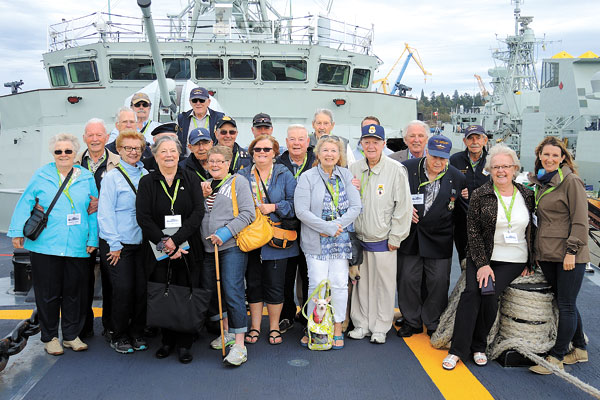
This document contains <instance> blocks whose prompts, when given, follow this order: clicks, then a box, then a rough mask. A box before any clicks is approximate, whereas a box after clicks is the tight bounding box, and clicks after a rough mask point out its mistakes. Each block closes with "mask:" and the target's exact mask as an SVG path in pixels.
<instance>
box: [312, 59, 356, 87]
mask: <svg viewBox="0 0 600 400" xmlns="http://www.w3.org/2000/svg"><path fill="white" fill-rule="evenodd" d="M326 66H333V67H336V71H334V72H333V73H332V74H329V73H328V75H330V79H325V77H324V72H323V71H322V68H323V67H326ZM340 69H345V72H344V73H343V76H342V80H341V81H340V80H335V81H334V80H333V79H334V78H335V77H336V76H339V72H338V70H340ZM349 80H350V66H349V65H346V64H333V63H320V64H319V72H318V74H317V83H318V84H319V85H331V86H347V85H348V81H349Z"/></svg>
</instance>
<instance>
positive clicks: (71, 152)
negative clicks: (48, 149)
mask: <svg viewBox="0 0 600 400" xmlns="http://www.w3.org/2000/svg"><path fill="white" fill-rule="evenodd" d="M63 152H64V153H65V154H73V150H71V149H67V150H64V151H63V150H54V154H56V155H57V156H60V155H61V154H62V153H63Z"/></svg>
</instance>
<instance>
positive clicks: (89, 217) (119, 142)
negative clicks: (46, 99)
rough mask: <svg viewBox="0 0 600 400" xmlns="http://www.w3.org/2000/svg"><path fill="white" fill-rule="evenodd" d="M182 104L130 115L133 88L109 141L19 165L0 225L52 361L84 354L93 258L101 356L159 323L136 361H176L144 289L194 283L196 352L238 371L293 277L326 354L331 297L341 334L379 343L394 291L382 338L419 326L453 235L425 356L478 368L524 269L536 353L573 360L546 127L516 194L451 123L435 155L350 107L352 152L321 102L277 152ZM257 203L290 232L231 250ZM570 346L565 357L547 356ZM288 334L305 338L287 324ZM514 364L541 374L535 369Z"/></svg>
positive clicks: (263, 118)
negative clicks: (438, 345) (542, 289)
mask: <svg viewBox="0 0 600 400" xmlns="http://www.w3.org/2000/svg"><path fill="white" fill-rule="evenodd" d="M190 105H191V107H192V109H191V110H190V111H188V112H184V113H181V114H180V115H179V116H178V118H177V123H176V124H175V123H170V124H158V123H155V122H153V121H151V120H149V119H148V117H149V114H150V113H149V108H150V106H151V103H150V99H149V98H148V96H147V95H145V94H144V93H137V94H135V95H134V96H133V97H132V99H131V108H121V109H119V111H118V113H117V115H116V124H115V130H116V133H114V134H110V135H109V133H108V132H107V130H106V126H105V125H104V122H103V121H102V120H99V119H95V118H94V119H91V120H89V121H88V123H87V124H86V126H85V131H84V134H83V141H84V143H85V144H86V146H87V149H85V150H84V151H83V152H81V153H80V152H79V150H80V149H79V146H80V145H79V141H78V139H77V138H76V137H75V136H73V135H69V134H59V135H57V136H55V137H53V138H52V140H51V142H50V152H51V154H52V155H53V157H54V162H52V163H49V164H47V165H45V166H42V167H41V168H40V169H38V170H37V171H36V172H35V174H34V176H33V177H32V179H31V181H30V182H29V184H28V186H27V188H26V189H25V191H24V193H23V195H22V196H21V199H20V200H19V202H18V204H17V207H16V209H15V212H14V214H13V218H12V221H11V225H10V229H9V232H8V235H9V236H10V237H12V238H13V245H14V247H16V248H19V247H25V248H26V249H28V250H29V251H30V253H31V263H32V273H33V287H34V291H35V295H36V304H37V308H38V313H39V317H40V325H41V330H42V337H41V339H42V341H43V342H44V343H45V350H46V351H47V352H48V353H49V354H53V355H59V354H62V353H63V346H64V347H67V348H72V349H73V350H75V351H81V350H85V349H87V345H86V344H85V343H84V342H83V341H82V340H81V339H82V338H86V337H89V336H90V335H93V312H92V311H91V303H92V300H93V288H94V279H93V268H94V265H95V261H96V253H97V252H99V253H98V254H99V257H100V260H101V263H100V269H101V276H102V294H103V306H102V307H103V316H102V324H103V327H104V332H103V335H104V336H105V337H106V338H107V340H108V341H109V342H110V346H111V347H112V348H113V349H114V350H115V351H117V352H119V353H124V354H126V353H133V352H135V351H143V350H146V349H148V342H147V337H148V336H150V335H152V334H153V333H154V331H155V328H156V327H160V328H161V329H160V332H161V346H160V347H159V348H158V349H157V351H156V353H155V354H156V357H157V358H165V357H168V356H169V355H170V354H171V353H172V352H173V351H174V350H176V351H177V355H178V358H179V361H181V362H182V363H189V362H191V361H192V353H191V347H192V344H193V342H194V340H195V339H196V337H197V332H189V331H185V332H182V331H179V330H177V329H174V328H172V327H166V326H161V324H160V318H159V317H160V316H156V315H152V316H150V315H148V313H147V301H148V293H147V283H148V282H159V283H166V282H168V283H169V284H171V283H172V284H174V285H182V286H190V287H192V288H199V289H202V290H203V293H205V296H204V297H205V298H204V299H203V300H202V301H203V302H204V303H203V304H202V305H201V307H200V309H201V312H202V314H203V315H202V316H201V318H205V319H206V323H207V324H210V323H211V321H212V322H214V321H218V320H219V319H222V320H223V327H224V330H223V335H222V337H217V338H216V339H214V340H213V341H212V342H211V343H210V345H211V347H212V348H214V349H222V346H223V344H225V346H227V347H229V353H228V354H227V357H226V358H225V359H224V362H225V363H227V364H229V365H234V366H238V365H241V364H242V363H244V362H246V360H247V354H248V352H247V345H251V344H253V343H256V342H257V341H258V340H259V339H260V336H261V321H262V313H263V307H264V305H265V304H266V309H267V313H268V330H269V331H268V337H267V340H268V343H270V344H271V345H278V344H281V343H282V341H283V336H282V335H283V334H284V333H285V332H286V331H287V330H289V329H291V328H292V327H293V326H294V321H295V320H301V317H299V316H298V315H297V303H296V299H295V295H294V293H295V290H294V289H295V286H296V281H297V279H298V280H299V281H300V282H301V285H300V287H301V290H298V300H299V301H298V305H300V306H302V305H303V304H304V303H308V306H307V309H308V310H312V309H313V308H314V303H313V299H312V298H309V295H308V294H309V293H313V292H314V291H315V289H316V288H317V287H318V286H319V284H320V283H321V282H322V281H323V280H325V279H328V280H329V281H330V283H331V304H332V306H333V309H334V313H333V322H334V327H333V330H334V332H333V349H338V350H339V349H342V348H343V347H344V332H343V329H342V323H343V322H344V320H345V319H346V314H347V305H348V304H349V305H350V311H349V314H350V319H351V322H352V325H353V329H352V330H350V331H349V332H348V336H349V337H350V338H352V339H356V340H360V339H363V338H365V337H370V341H371V342H372V343H378V344H383V343H385V342H386V337H387V333H388V332H389V331H390V329H391V328H392V326H393V325H394V303H395V296H396V293H397V295H398V305H399V308H400V311H401V313H402V319H401V320H399V321H396V323H397V325H400V326H399V330H398V332H397V334H398V335H399V336H402V337H409V336H411V335H413V334H416V333H420V332H423V326H425V329H426V331H427V334H429V335H432V334H433V333H434V332H435V330H436V329H437V326H438V324H439V320H440V316H441V314H442V313H443V311H444V309H445V308H446V306H447V303H448V289H449V285H450V270H451V264H452V254H453V251H454V250H453V249H454V247H456V249H457V252H458V255H459V259H460V260H461V264H462V265H463V266H464V267H465V268H466V274H467V286H466V289H465V291H464V292H463V294H462V296H461V299H460V303H459V307H458V310H457V317H456V322H455V328H454V337H453V340H452V347H451V349H450V352H449V354H448V357H446V359H444V362H443V367H444V368H446V369H453V368H454V367H455V366H456V364H457V362H458V361H459V360H460V359H463V360H465V359H466V358H468V357H470V356H471V355H472V356H473V360H474V362H475V363H476V364H477V365H485V363H487V358H486V355H485V347H486V336H487V334H488V332H489V330H490V328H491V324H492V323H493V321H494V319H495V316H496V312H497V299H498V296H499V295H500V294H501V293H502V291H503V290H504V288H505V287H506V286H507V285H508V284H510V282H511V281H512V280H513V279H514V278H515V277H517V276H518V275H519V274H528V273H530V271H532V269H533V267H534V266H536V265H537V266H539V267H541V269H542V271H543V273H544V275H545V276H546V278H547V280H548V282H549V283H550V284H551V285H552V288H553V290H554V293H555V295H556V298H557V300H558V305H559V314H560V318H559V329H558V338H557V341H556V345H555V346H554V348H553V349H552V350H551V351H550V353H549V355H548V358H547V359H548V360H549V362H552V363H554V364H556V365H559V366H562V364H563V363H573V362H581V361H587V352H586V351H585V340H584V337H583V330H582V324H581V317H580V315H579V313H578V311H577V307H576V298H577V294H578V292H579V288H580V286H581V282H582V279H583V271H584V269H585V263H586V262H587V261H589V252H588V249H587V238H586V237H587V216H586V209H587V208H586V205H585V201H586V200H585V192H584V190H583V185H582V182H581V179H579V177H578V176H577V172H576V169H575V166H574V164H573V161H572V157H571V155H570V154H569V152H568V151H567V149H566V148H565V146H564V144H563V143H562V142H561V141H559V140H558V139H556V138H552V137H549V138H546V139H544V141H543V142H542V143H541V144H540V145H539V146H538V147H537V148H536V150H535V154H536V168H535V174H534V175H532V176H530V178H529V179H530V182H532V183H533V184H534V186H535V191H533V190H531V189H530V188H527V187H525V186H523V185H521V184H518V183H515V180H514V178H515V176H516V174H517V173H518V171H519V170H520V164H519V160H518V158H517V155H516V154H515V152H514V151H513V150H510V149H509V148H507V147H505V146H504V145H501V144H500V145H496V146H494V147H492V148H491V149H490V150H489V153H488V150H487V136H486V133H485V131H484V130H483V128H482V127H481V126H478V125H473V126H471V127H469V128H468V129H466V130H465V133H464V134H465V138H464V143H465V145H466V149H465V150H464V151H462V152H458V153H456V154H454V155H452V156H450V153H451V149H452V143H451V141H450V140H449V139H448V138H447V137H445V136H442V135H433V136H432V135H431V133H430V129H429V127H428V126H427V125H426V124H425V123H423V122H421V121H412V122H410V123H409V124H408V126H407V127H406V128H405V129H404V131H403V138H404V143H405V144H406V146H407V149H405V150H401V151H399V152H396V153H393V154H392V152H391V151H390V150H389V149H388V148H387V147H386V135H385V130H384V128H383V127H382V126H381V125H380V123H379V119H378V118H377V117H375V116H367V117H365V118H364V119H363V121H362V123H361V127H360V129H361V136H360V140H359V144H358V146H357V148H356V150H353V149H352V148H351V147H350V145H349V144H348V142H347V140H345V139H343V138H340V137H338V136H335V135H334V134H333V133H332V131H333V129H334V126H335V122H334V119H333V113H332V112H331V111H330V110H326V109H320V110H317V111H316V113H315V115H314V118H313V128H314V134H312V135H309V132H308V130H307V129H306V127H304V126H302V125H290V126H289V127H288V128H287V137H286V140H285V141H286V143H285V145H286V150H285V151H282V150H283V147H282V146H281V145H280V144H279V143H278V141H277V140H276V139H275V138H274V137H273V135H272V134H273V124H272V121H271V117H270V116H269V115H268V114H265V113H260V114H257V115H256V116H255V117H254V118H253V121H252V125H253V126H252V133H253V135H254V140H252V142H251V143H250V144H249V146H248V147H247V148H245V147H243V146H242V145H240V144H239V143H238V142H237V140H236V139H237V136H238V128H237V123H236V121H235V120H234V119H233V118H231V117H229V116H226V115H224V114H222V113H220V112H217V111H214V110H212V109H211V108H210V96H209V94H208V92H207V90H206V89H204V88H194V89H193V90H192V91H191V92H190ZM111 139H114V140H111ZM387 154H390V155H389V156H388V155H387ZM65 180H67V183H66V185H65V186H63V190H62V192H58V191H59V190H60V188H61V185H62V184H63V182H64V181H65ZM54 199H55V202H53V200H54ZM51 203H55V204H54V206H53V207H51V206H50V204H51ZM34 207H35V208H38V209H39V210H41V211H44V212H45V210H47V209H48V208H49V207H50V208H51V210H50V212H49V213H48V214H47V218H48V219H47V226H46V227H45V229H44V230H43V231H42V233H41V234H40V236H39V237H38V238H37V239H35V240H31V239H27V238H24V233H23V228H24V225H25V223H26V221H27V219H28V218H29V215H30V214H31V211H32V209H33V208H34ZM259 213H260V214H262V215H264V216H268V217H269V219H270V221H271V223H272V224H274V225H275V226H283V225H282V224H284V223H288V224H291V225H292V226H296V227H295V228H293V229H295V230H297V232H298V236H297V237H298V239H297V240H295V241H292V242H291V243H287V244H286V245H284V246H281V245H277V244H274V243H273V241H271V242H269V243H267V244H265V245H263V246H262V247H259V248H257V249H255V250H252V251H248V252H244V251H242V250H240V247H239V246H238V244H237V241H236V237H237V236H238V234H240V232H242V231H243V230H244V228H246V227H247V226H249V225H250V224H251V223H252V222H253V221H254V220H255V219H256V217H257V214H259ZM294 221H298V222H299V223H297V224H293V222H294ZM353 246H354V247H356V246H357V247H358V248H359V249H361V250H362V255H363V257H362V263H361V264H360V266H359V268H360V275H361V279H360V281H358V282H357V284H356V285H355V287H354V290H353V291H352V296H351V298H350V301H348V300H349V299H348V267H349V260H351V259H352V256H353V254H352V253H353ZM161 254H164V255H166V256H161ZM217 254H218V256H217V257H218V259H216V255H217ZM217 261H218V262H219V265H220V274H221V276H220V284H221V289H222V293H223V296H222V304H219V299H220V298H221V296H217V278H216V274H215V272H216V263H217ZM491 282H493V285H492V284H491ZM490 286H492V289H490ZM494 286H495V288H494ZM482 288H483V289H482ZM488 293H489V294H492V295H489V296H488V295H487V294H488ZM246 303H247V305H248V307H247V306H246ZM221 306H222V310H223V312H222V313H221V314H220V313H219V309H220V308H221ZM248 309H249V311H250V318H249V320H248V315H247V314H248V313H247V310H248ZM59 315H60V316H61V318H60V320H59ZM59 321H60V322H61V326H62V338H63V341H62V344H61V342H60V340H59V339H58V337H59V334H58V324H59ZM150 321H153V322H152V323H150ZM157 321H158V322H157ZM304 322H305V320H304ZM570 343H572V344H573V346H574V350H573V351H571V352H570V353H568V354H567V349H568V347H569V344H570ZM301 344H302V345H304V346H306V345H307V344H308V336H307V335H304V337H302V339H301ZM533 370H534V372H538V373H547V372H548V370H546V369H545V368H544V367H542V366H536V367H534V368H533Z"/></svg>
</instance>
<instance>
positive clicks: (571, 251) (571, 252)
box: [567, 248, 577, 256]
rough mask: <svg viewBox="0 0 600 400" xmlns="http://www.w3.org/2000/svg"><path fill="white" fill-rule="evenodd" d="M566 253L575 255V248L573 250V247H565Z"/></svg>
mask: <svg viewBox="0 0 600 400" xmlns="http://www.w3.org/2000/svg"><path fill="white" fill-rule="evenodd" d="M567 254H571V255H573V256H576V255H577V250H573V249H569V248H567Z"/></svg>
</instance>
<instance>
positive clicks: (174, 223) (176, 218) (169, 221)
mask: <svg viewBox="0 0 600 400" xmlns="http://www.w3.org/2000/svg"><path fill="white" fill-rule="evenodd" d="M165 228H181V215H165Z"/></svg>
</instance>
